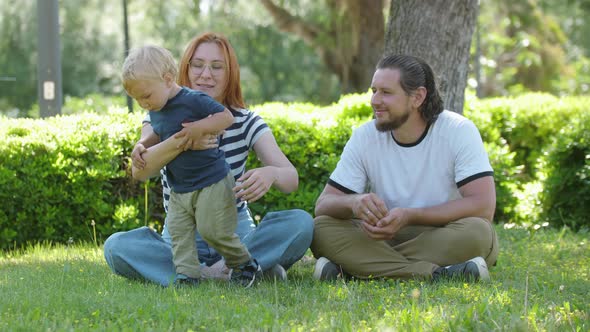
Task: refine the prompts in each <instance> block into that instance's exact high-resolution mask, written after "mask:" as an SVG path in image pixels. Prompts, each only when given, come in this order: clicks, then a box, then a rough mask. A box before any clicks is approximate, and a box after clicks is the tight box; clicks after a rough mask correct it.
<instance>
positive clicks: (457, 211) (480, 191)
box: [362, 176, 496, 240]
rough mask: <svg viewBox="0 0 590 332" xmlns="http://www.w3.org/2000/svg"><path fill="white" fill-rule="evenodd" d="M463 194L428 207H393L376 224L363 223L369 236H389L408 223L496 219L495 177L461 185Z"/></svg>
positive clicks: (490, 220) (379, 238)
mask: <svg viewBox="0 0 590 332" xmlns="http://www.w3.org/2000/svg"><path fill="white" fill-rule="evenodd" d="M459 191H460V193H461V195H462V197H461V198H459V199H457V200H453V201H449V202H446V203H443V204H440V205H436V206H431V207H424V208H393V209H392V210H391V211H389V213H388V215H387V216H386V217H385V218H382V219H381V220H379V221H378V222H377V223H376V224H371V223H363V224H362V227H363V229H364V230H365V232H366V233H367V235H368V236H369V237H371V238H372V239H375V240H388V239H391V238H393V237H394V236H395V234H396V233H397V232H398V231H399V230H400V229H401V228H403V227H404V226H406V225H428V226H444V225H446V224H448V223H450V222H452V221H454V220H458V219H462V218H467V217H480V218H483V219H485V220H487V221H488V222H490V223H491V222H492V220H493V218H494V211H495V209H496V189H495V186H494V178H493V177H491V176H486V177H482V178H479V179H477V180H474V181H471V182H469V183H467V184H465V185H464V186H462V187H461V188H460V189H459Z"/></svg>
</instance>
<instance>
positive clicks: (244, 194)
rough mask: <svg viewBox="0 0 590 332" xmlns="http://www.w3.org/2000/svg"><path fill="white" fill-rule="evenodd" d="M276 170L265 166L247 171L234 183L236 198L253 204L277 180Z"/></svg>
mask: <svg viewBox="0 0 590 332" xmlns="http://www.w3.org/2000/svg"><path fill="white" fill-rule="evenodd" d="M277 176H278V174H277V168H276V167H273V166H265V167H261V168H255V169H251V170H249V171H247V172H246V173H244V175H242V176H241V177H240V178H239V179H238V181H237V182H236V186H235V187H234V192H235V193H236V198H238V199H240V200H242V201H248V202H249V203H251V202H255V201H257V200H258V199H260V198H261V197H262V196H264V194H266V193H267V192H268V190H269V189H270V187H271V186H272V184H273V183H274V182H275V181H276V180H277Z"/></svg>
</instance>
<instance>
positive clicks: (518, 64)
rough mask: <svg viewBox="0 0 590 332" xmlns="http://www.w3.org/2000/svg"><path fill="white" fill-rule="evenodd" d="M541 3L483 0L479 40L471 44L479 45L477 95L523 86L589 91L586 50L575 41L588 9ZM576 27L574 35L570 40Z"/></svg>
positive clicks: (510, 92)
mask: <svg viewBox="0 0 590 332" xmlns="http://www.w3.org/2000/svg"><path fill="white" fill-rule="evenodd" d="M541 2H542V3H541V4H539V3H538V1H530V0H501V1H482V2H481V10H480V16H479V30H480V32H479V34H480V40H481V42H480V44H479V45H474V48H475V47H477V46H479V47H480V52H481V57H480V58H479V59H477V58H476V61H478V62H479V63H477V64H473V65H474V66H477V65H480V66H481V70H480V75H481V80H480V82H479V83H480V87H479V91H480V94H479V96H480V97H491V96H501V95H503V96H507V95H515V94H521V93H523V92H527V91H544V92H550V93H553V94H556V95H572V94H581V93H585V94H587V93H588V92H589V86H588V81H587V80H585V79H584V78H587V77H588V75H590V68H589V67H588V66H584V64H585V63H587V62H588V58H587V56H588V55H589V54H590V53H588V52H589V49H588V48H585V49H583V48H581V46H579V45H583V44H584V42H583V41H582V39H580V38H579V34H580V31H579V30H575V29H580V28H582V25H581V24H579V22H583V21H585V20H584V17H585V16H587V13H585V12H584V11H583V10H581V9H579V8H578V5H571V4H568V3H567V2H563V1H561V2H551V5H548V3H549V2H548V1H541ZM558 22H559V23H558ZM568 22H569V23H568ZM586 30H587V27H586ZM574 32H577V35H574V36H573V39H570V38H569V37H570V36H571V35H572V34H573V33H574ZM585 33H586V34H587V33H588V32H587V31H586V32H585ZM576 36H578V37H576ZM472 53H475V49H474V50H472ZM476 56H477V55H476ZM475 69H476V70H477V67H476V68H475Z"/></svg>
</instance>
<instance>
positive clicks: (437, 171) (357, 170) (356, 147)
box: [329, 111, 493, 209]
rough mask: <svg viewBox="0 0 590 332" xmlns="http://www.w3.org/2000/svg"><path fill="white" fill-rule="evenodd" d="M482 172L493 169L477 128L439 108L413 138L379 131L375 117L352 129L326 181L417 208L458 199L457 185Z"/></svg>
mask: <svg viewBox="0 0 590 332" xmlns="http://www.w3.org/2000/svg"><path fill="white" fill-rule="evenodd" d="M484 176H493V170H492V167H491V165H490V162H489V159H488V155H487V153H486V151H485V149H484V145H483V142H482V139H481V136H480V134H479V131H478V130H477V128H476V127H475V125H474V124H473V122H471V121H470V120H468V119H467V118H465V117H463V116H461V115H460V114H457V113H453V112H450V111H443V112H442V113H441V114H440V115H439V116H438V119H437V120H436V121H435V122H434V123H433V124H432V125H431V126H430V127H429V128H427V130H426V131H425V133H424V135H423V136H422V137H421V138H420V139H419V140H418V141H417V142H416V143H413V144H408V145H405V144H400V143H398V142H396V141H395V139H394V138H393V135H392V133H391V132H380V131H378V130H377V129H376V128H375V123H374V120H373V121H371V122H368V123H365V124H363V125H362V126H360V127H359V128H357V129H355V130H354V131H353V133H352V136H351V138H350V140H349V141H348V142H347V143H346V146H345V147H344V151H343V152H342V155H341V157H340V161H339V162H338V165H337V166H336V169H335V170H334V172H333V173H332V175H331V176H330V180H329V184H331V185H332V186H334V187H336V188H337V189H339V190H341V191H343V192H345V193H365V192H373V193H375V194H377V195H378V196H379V197H380V198H381V199H383V200H384V202H385V204H386V205H387V208H388V209H392V208H394V207H408V208H420V207H428V206H433V205H438V204H442V203H445V202H448V201H451V200H454V199H457V198H459V197H461V195H460V193H459V187H461V186H463V185H464V184H466V183H469V182H470V181H473V180H475V179H478V178H481V177H484Z"/></svg>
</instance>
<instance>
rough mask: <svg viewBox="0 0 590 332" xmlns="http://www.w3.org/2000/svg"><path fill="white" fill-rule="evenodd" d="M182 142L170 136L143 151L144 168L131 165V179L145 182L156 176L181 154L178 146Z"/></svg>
mask: <svg viewBox="0 0 590 332" xmlns="http://www.w3.org/2000/svg"><path fill="white" fill-rule="evenodd" d="M158 139H159V138H158ZM182 141H183V139H182V138H175V137H174V136H171V137H170V138H168V139H167V140H165V141H164V142H161V143H158V144H156V145H154V146H151V147H149V148H148V149H147V150H145V152H144V153H143V154H142V157H143V160H144V161H145V167H143V168H138V167H136V165H135V164H133V165H132V167H131V174H132V175H133V178H134V179H136V180H139V181H145V180H147V179H149V178H151V177H154V176H156V175H158V173H159V171H160V169H162V167H164V166H166V164H168V163H169V162H171V161H172V160H173V159H174V158H176V157H177V156H178V155H179V154H180V153H181V152H182V149H180V148H178V146H179V145H182V144H181V142H182Z"/></svg>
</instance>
